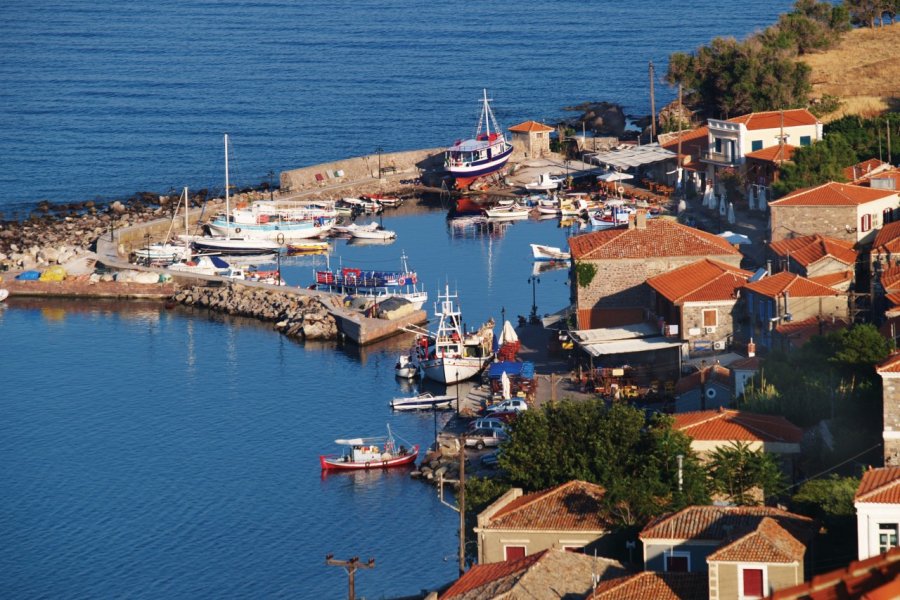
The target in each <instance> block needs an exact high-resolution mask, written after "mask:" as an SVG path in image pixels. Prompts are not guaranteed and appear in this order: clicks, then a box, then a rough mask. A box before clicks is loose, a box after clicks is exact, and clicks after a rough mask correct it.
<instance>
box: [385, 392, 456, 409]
mask: <svg viewBox="0 0 900 600" xmlns="http://www.w3.org/2000/svg"><path fill="white" fill-rule="evenodd" d="M454 400H456V396H450V395H444V396H434V395H432V394H431V393H430V392H423V393H421V394H418V395H416V396H412V397H408V398H394V399H392V400H391V401H390V403H389V404H390V406H391V408H393V409H394V410H438V409H444V408H450V407H451V405H452V404H453V401H454Z"/></svg>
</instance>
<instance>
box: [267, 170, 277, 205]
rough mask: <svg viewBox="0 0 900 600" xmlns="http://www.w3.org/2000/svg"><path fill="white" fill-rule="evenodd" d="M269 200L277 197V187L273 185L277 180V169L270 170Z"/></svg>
mask: <svg viewBox="0 0 900 600" xmlns="http://www.w3.org/2000/svg"><path fill="white" fill-rule="evenodd" d="M268 175H269V200H274V199H275V189H274V188H273V187H272V186H273V185H274V183H273V181H274V180H275V171H269V173H268Z"/></svg>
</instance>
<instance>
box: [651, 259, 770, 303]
mask: <svg viewBox="0 0 900 600" xmlns="http://www.w3.org/2000/svg"><path fill="white" fill-rule="evenodd" d="M752 276H753V273H751V272H750V271H744V270H743V269H738V268H737V267H732V266H731V265H728V264H725V263H722V262H718V261H715V260H710V259H708V258H704V259H703V260H698V261H697V262H695V263H691V264H689V265H685V266H683V267H678V268H677V269H675V270H674V271H669V272H668V273H663V274H662V275H657V276H655V277H651V278H650V279H648V280H647V283H648V284H649V285H650V287H652V288H653V289H655V290H656V291H657V292H659V293H660V294H661V295H662V296H663V297H665V298H666V299H668V300H670V301H671V302H674V303H675V304H679V303H681V302H703V301H713V300H732V299H735V290H736V289H738V288H740V287H741V286H743V285H744V284H745V283H747V280H748V279H750V277H752Z"/></svg>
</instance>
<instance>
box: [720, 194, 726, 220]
mask: <svg viewBox="0 0 900 600" xmlns="http://www.w3.org/2000/svg"><path fill="white" fill-rule="evenodd" d="M726 212H727V211H726V210H725V194H722V197H721V198H720V199H719V215H720V216H722V217H724V216H725V213H726Z"/></svg>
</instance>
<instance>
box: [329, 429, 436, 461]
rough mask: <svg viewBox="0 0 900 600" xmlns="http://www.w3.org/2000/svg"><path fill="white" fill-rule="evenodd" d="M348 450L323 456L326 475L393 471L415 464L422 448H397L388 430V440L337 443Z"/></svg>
mask: <svg viewBox="0 0 900 600" xmlns="http://www.w3.org/2000/svg"><path fill="white" fill-rule="evenodd" d="M334 443H335V444H339V445H341V446H345V449H344V452H343V453H342V454H322V455H320V456H319V464H320V465H321V466H322V470H323V471H353V470H360V469H389V468H391V467H403V466H407V465H411V464H414V463H415V461H416V457H417V456H418V455H419V445H418V444H415V445H411V446H410V447H409V448H407V447H406V446H405V445H403V444H401V445H400V446H397V442H396V441H395V440H394V434H393V433H392V432H391V428H390V426H388V434H387V436H380V437H368V438H350V439H339V440H335V441H334Z"/></svg>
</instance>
